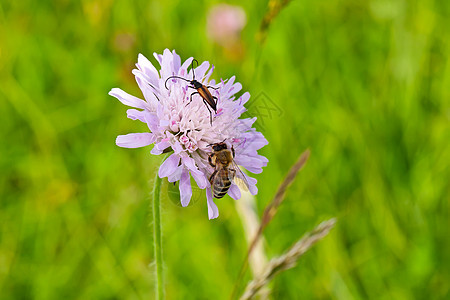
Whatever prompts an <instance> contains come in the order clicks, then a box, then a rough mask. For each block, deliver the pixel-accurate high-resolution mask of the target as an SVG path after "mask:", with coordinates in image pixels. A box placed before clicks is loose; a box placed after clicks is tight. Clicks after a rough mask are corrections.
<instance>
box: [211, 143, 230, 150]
mask: <svg viewBox="0 0 450 300" xmlns="http://www.w3.org/2000/svg"><path fill="white" fill-rule="evenodd" d="M212 148H213V150H214V151H220V150H224V149H227V144H225V143H224V142H221V143H215V144H213V145H212Z"/></svg>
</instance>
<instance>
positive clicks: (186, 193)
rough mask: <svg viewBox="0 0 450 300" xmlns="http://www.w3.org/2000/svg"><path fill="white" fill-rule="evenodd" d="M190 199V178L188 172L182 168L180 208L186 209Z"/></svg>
mask: <svg viewBox="0 0 450 300" xmlns="http://www.w3.org/2000/svg"><path fill="white" fill-rule="evenodd" d="M191 197H192V187H191V177H190V176H189V171H188V170H187V169H184V168H183V171H182V173H181V178H180V199H181V206H183V207H186V206H188V204H189V201H191Z"/></svg>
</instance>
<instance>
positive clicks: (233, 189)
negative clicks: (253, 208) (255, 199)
mask: <svg viewBox="0 0 450 300" xmlns="http://www.w3.org/2000/svg"><path fill="white" fill-rule="evenodd" d="M228 195H229V196H230V197H231V198H233V199H234V200H238V199H240V198H241V190H240V189H239V187H238V186H237V185H235V184H234V183H233V184H232V185H231V186H230V189H229V190H228Z"/></svg>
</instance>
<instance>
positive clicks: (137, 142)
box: [109, 49, 268, 219]
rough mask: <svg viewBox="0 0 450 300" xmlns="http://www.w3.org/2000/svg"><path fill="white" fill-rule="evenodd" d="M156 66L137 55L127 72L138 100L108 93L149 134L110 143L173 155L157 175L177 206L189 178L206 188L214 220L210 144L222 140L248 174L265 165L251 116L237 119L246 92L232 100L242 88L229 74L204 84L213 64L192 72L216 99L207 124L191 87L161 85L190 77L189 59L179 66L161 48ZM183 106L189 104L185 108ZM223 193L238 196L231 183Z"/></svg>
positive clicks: (185, 200)
mask: <svg viewBox="0 0 450 300" xmlns="http://www.w3.org/2000/svg"><path fill="white" fill-rule="evenodd" d="M154 56H155V58H156V60H157V61H158V63H159V64H160V66H161V69H160V70H159V72H158V70H157V69H156V68H155V67H154V66H153V65H152V63H151V62H150V61H149V60H148V59H147V58H145V57H144V56H143V55H142V54H139V57H138V63H137V64H136V66H137V69H134V70H133V74H134V75H135V77H136V81H137V84H138V85H139V88H140V89H141V91H142V94H143V95H144V99H145V100H142V99H139V98H137V97H134V96H132V95H129V94H127V93H126V92H124V91H122V90H121V89H118V88H114V89H112V90H111V91H110V92H109V94H110V95H111V96H113V97H116V98H117V99H119V101H120V102H122V103H123V104H125V105H127V106H131V107H134V109H129V110H128V111H127V116H128V118H130V119H132V120H139V121H141V122H143V123H146V124H147V126H148V128H149V132H143V133H130V134H126V135H119V136H118V137H117V139H116V144H117V145H118V146H120V147H125V148H138V147H144V146H148V145H150V144H154V147H153V149H152V150H151V153H152V154H155V155H159V154H162V153H163V152H165V153H167V152H172V151H173V153H172V154H171V155H170V156H169V157H168V158H167V159H166V160H165V161H164V162H163V163H162V164H161V166H160V168H159V172H158V175H159V177H160V178H164V177H167V179H168V180H169V182H175V181H180V182H179V189H180V198H181V205H182V206H187V205H188V204H189V201H190V199H191V196H192V188H191V176H192V178H193V179H194V180H195V182H196V184H197V186H198V187H199V188H200V189H206V198H207V204H208V216H209V218H210V219H214V218H217V217H218V216H219V211H218V208H217V206H216V204H215V203H214V201H213V196H212V193H211V185H210V183H209V176H210V174H212V172H213V171H214V169H213V167H211V166H210V164H209V163H208V156H209V155H210V154H211V153H212V147H211V144H214V143H218V142H222V141H225V143H227V145H228V146H229V147H230V148H231V146H233V148H234V150H235V159H234V160H235V162H236V163H237V164H238V165H240V166H242V167H244V168H245V169H247V170H248V171H249V172H252V173H261V172H262V167H265V166H266V165H267V162H268V160H267V158H265V157H264V156H261V155H258V153H257V150H259V149H260V148H262V147H263V146H265V145H267V144H268V142H267V140H266V139H265V138H264V136H263V135H262V134H261V133H260V132H257V131H256V130H255V129H254V128H252V124H253V123H254V122H255V121H256V118H247V119H239V117H240V116H241V115H242V113H243V112H245V111H246V109H245V108H244V104H245V103H246V102H247V101H248V100H249V98H250V94H249V93H248V92H246V93H244V94H243V95H241V96H240V97H239V98H237V99H236V98H235V94H236V93H237V92H239V91H240V90H241V88H242V85H241V84H240V83H238V82H235V81H234V80H235V78H234V76H233V77H231V78H230V79H229V80H225V81H223V80H221V81H220V82H218V83H216V82H215V81H214V80H209V77H210V76H211V74H212V71H213V69H214V66H213V67H212V68H210V65H209V63H208V62H203V63H202V64H200V65H199V66H198V67H197V68H195V78H196V79H197V80H198V81H200V82H201V83H202V84H204V85H209V86H214V87H216V88H218V89H217V90H214V89H210V92H211V93H212V95H213V96H215V97H217V99H218V101H217V113H215V114H214V113H213V116H212V124H211V123H210V113H209V111H208V108H207V107H206V105H205V104H204V103H203V99H202V98H201V97H200V96H199V95H198V94H196V95H194V96H192V102H191V103H189V101H190V96H191V94H192V93H193V92H195V90H194V89H191V88H188V85H189V83H188V82H186V81H184V80H181V79H177V78H174V79H171V80H169V81H168V82H167V87H168V89H166V87H165V81H166V79H167V78H168V77H169V76H172V75H177V76H179V77H183V78H186V79H188V80H191V79H192V70H189V71H188V68H189V67H190V66H191V62H192V60H193V58H192V57H191V58H189V59H187V60H186V61H185V62H183V63H181V59H180V57H179V56H178V55H177V54H176V53H175V51H173V52H170V51H169V50H168V49H166V50H164V54H162V55H160V54H156V53H155V54H154ZM188 103H189V104H188ZM245 176H246V177H247V181H248V184H249V191H250V193H252V194H253V195H255V194H256V193H257V192H258V189H257V188H256V179H254V178H251V177H248V176H247V175H245ZM228 194H229V195H230V196H231V197H232V198H233V199H239V198H240V196H241V193H240V190H239V188H238V187H237V186H236V185H235V184H232V185H231V187H230V190H229V191H228Z"/></svg>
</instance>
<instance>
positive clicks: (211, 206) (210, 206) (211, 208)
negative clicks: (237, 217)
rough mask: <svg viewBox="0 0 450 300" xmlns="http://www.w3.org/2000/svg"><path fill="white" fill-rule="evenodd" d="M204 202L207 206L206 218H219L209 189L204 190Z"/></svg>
mask: <svg viewBox="0 0 450 300" xmlns="http://www.w3.org/2000/svg"><path fill="white" fill-rule="evenodd" d="M206 201H207V204H208V218H209V219H210V220H211V219H215V218H217V217H218V216H219V209H218V208H217V205H216V204H215V203H214V200H213V197H212V194H211V187H207V188H206Z"/></svg>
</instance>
